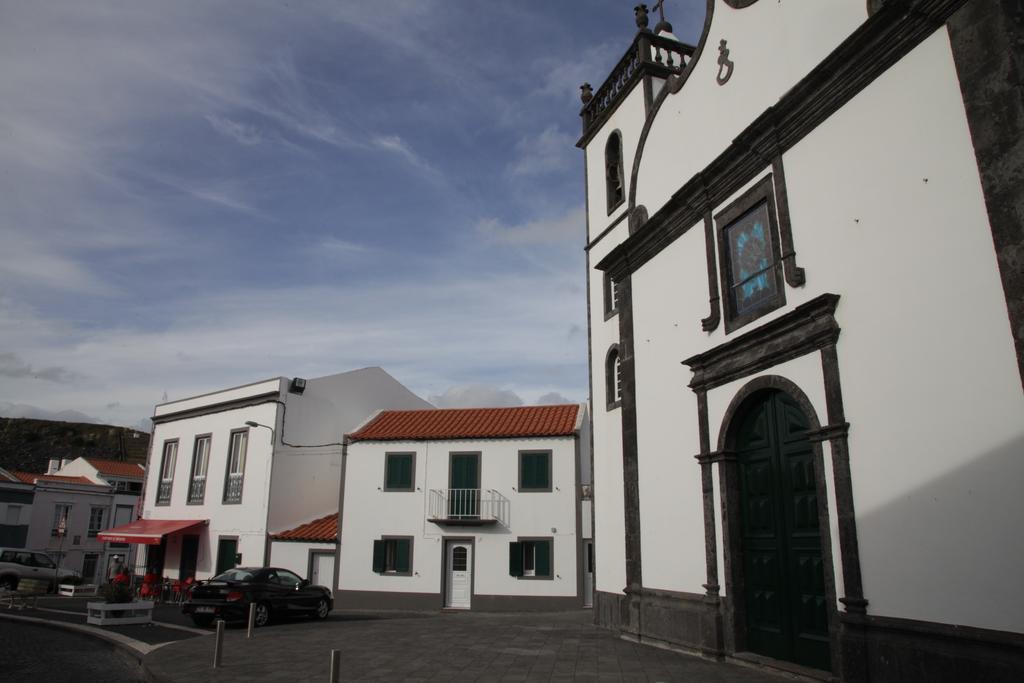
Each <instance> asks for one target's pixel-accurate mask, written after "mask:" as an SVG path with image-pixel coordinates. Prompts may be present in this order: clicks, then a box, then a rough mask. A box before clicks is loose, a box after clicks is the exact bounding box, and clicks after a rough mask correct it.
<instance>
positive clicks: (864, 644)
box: [839, 614, 1024, 683]
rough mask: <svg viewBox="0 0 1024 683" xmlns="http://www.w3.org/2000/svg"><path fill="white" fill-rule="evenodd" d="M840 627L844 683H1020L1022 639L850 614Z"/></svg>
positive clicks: (843, 617)
mask: <svg viewBox="0 0 1024 683" xmlns="http://www.w3.org/2000/svg"><path fill="white" fill-rule="evenodd" d="M840 621H841V624H840V633H839V646H840V648H841V652H842V655H841V657H842V669H843V672H842V680H844V681H871V683H889V682H890V681H892V682H894V683H895V682H896V681H929V683H947V682H948V683H957V682H960V681H985V682H986V683H1002V682H1003V681H1006V682H1007V683H1009V682H1010V681H1014V682H1017V681H1024V634H1020V633H1009V632H1005V631H992V630H988V629H979V628H971V627H969V626H952V625H949V624H937V623H933V622H927V621H915V620H912V619H895V618H891V617H875V616H866V617H865V616H856V615H851V614H843V615H841V617H840Z"/></svg>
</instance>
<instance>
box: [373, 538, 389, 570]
mask: <svg viewBox="0 0 1024 683" xmlns="http://www.w3.org/2000/svg"><path fill="white" fill-rule="evenodd" d="M385 557H387V549H386V547H385V542H384V541H374V542H373V571H375V572H377V573H378V574H383V573H384V558H385Z"/></svg>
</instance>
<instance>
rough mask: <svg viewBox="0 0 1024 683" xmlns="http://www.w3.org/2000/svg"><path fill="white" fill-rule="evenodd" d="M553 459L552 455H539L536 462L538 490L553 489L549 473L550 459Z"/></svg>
mask: <svg viewBox="0 0 1024 683" xmlns="http://www.w3.org/2000/svg"><path fill="white" fill-rule="evenodd" d="M550 457H551V454H550V453H538V454H537V455H536V458H535V460H534V463H535V465H534V468H535V474H536V475H537V488H539V489H549V488H551V480H550V477H549V476H548V473H549V471H550V469H551V466H550V463H549V462H548V459H549V458H550Z"/></svg>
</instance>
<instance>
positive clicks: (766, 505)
mask: <svg viewBox="0 0 1024 683" xmlns="http://www.w3.org/2000/svg"><path fill="white" fill-rule="evenodd" d="M740 419H741V422H740V425H739V430H738V432H737V440H736V450H737V460H738V464H739V475H740V476H739V479H740V505H741V514H740V516H741V525H742V531H741V544H742V556H743V558H742V566H743V592H744V596H743V597H744V604H745V607H746V635H747V648H748V649H749V650H750V651H752V652H757V653H759V654H763V655H767V656H769V657H774V658H777V659H785V660H787V661H792V662H796V663H798V664H803V665H805V666H811V667H815V668H818V669H826V670H828V669H829V668H830V665H829V634H828V611H827V601H826V597H825V570H824V561H823V559H822V552H821V534H820V530H819V528H818V499H817V488H816V486H815V481H814V460H813V457H814V456H813V451H812V449H811V443H810V441H808V440H807V428H808V423H807V417H806V416H805V415H804V413H803V411H802V410H801V409H800V408H799V406H797V405H796V404H795V403H794V402H793V401H792V399H790V398H789V397H788V396H786V395H785V394H783V393H782V392H778V391H775V392H767V393H765V394H763V395H761V396H760V397H759V398H757V399H755V401H754V402H753V403H752V404H751V405H750V406H749V408H748V410H747V411H746V412H745V413H744V414H743V415H742V416H741V418H740Z"/></svg>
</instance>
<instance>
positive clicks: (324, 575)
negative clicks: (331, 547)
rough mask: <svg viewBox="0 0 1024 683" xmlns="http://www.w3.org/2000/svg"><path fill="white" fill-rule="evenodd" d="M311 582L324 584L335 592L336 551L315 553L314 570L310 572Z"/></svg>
mask: <svg viewBox="0 0 1024 683" xmlns="http://www.w3.org/2000/svg"><path fill="white" fill-rule="evenodd" d="M309 582H310V583H311V584H313V585H314V586H324V587H326V588H329V589H330V590H331V592H332V593H333V592H334V586H332V585H331V584H332V583H333V582H334V553H313V570H312V571H311V572H310V574H309Z"/></svg>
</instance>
